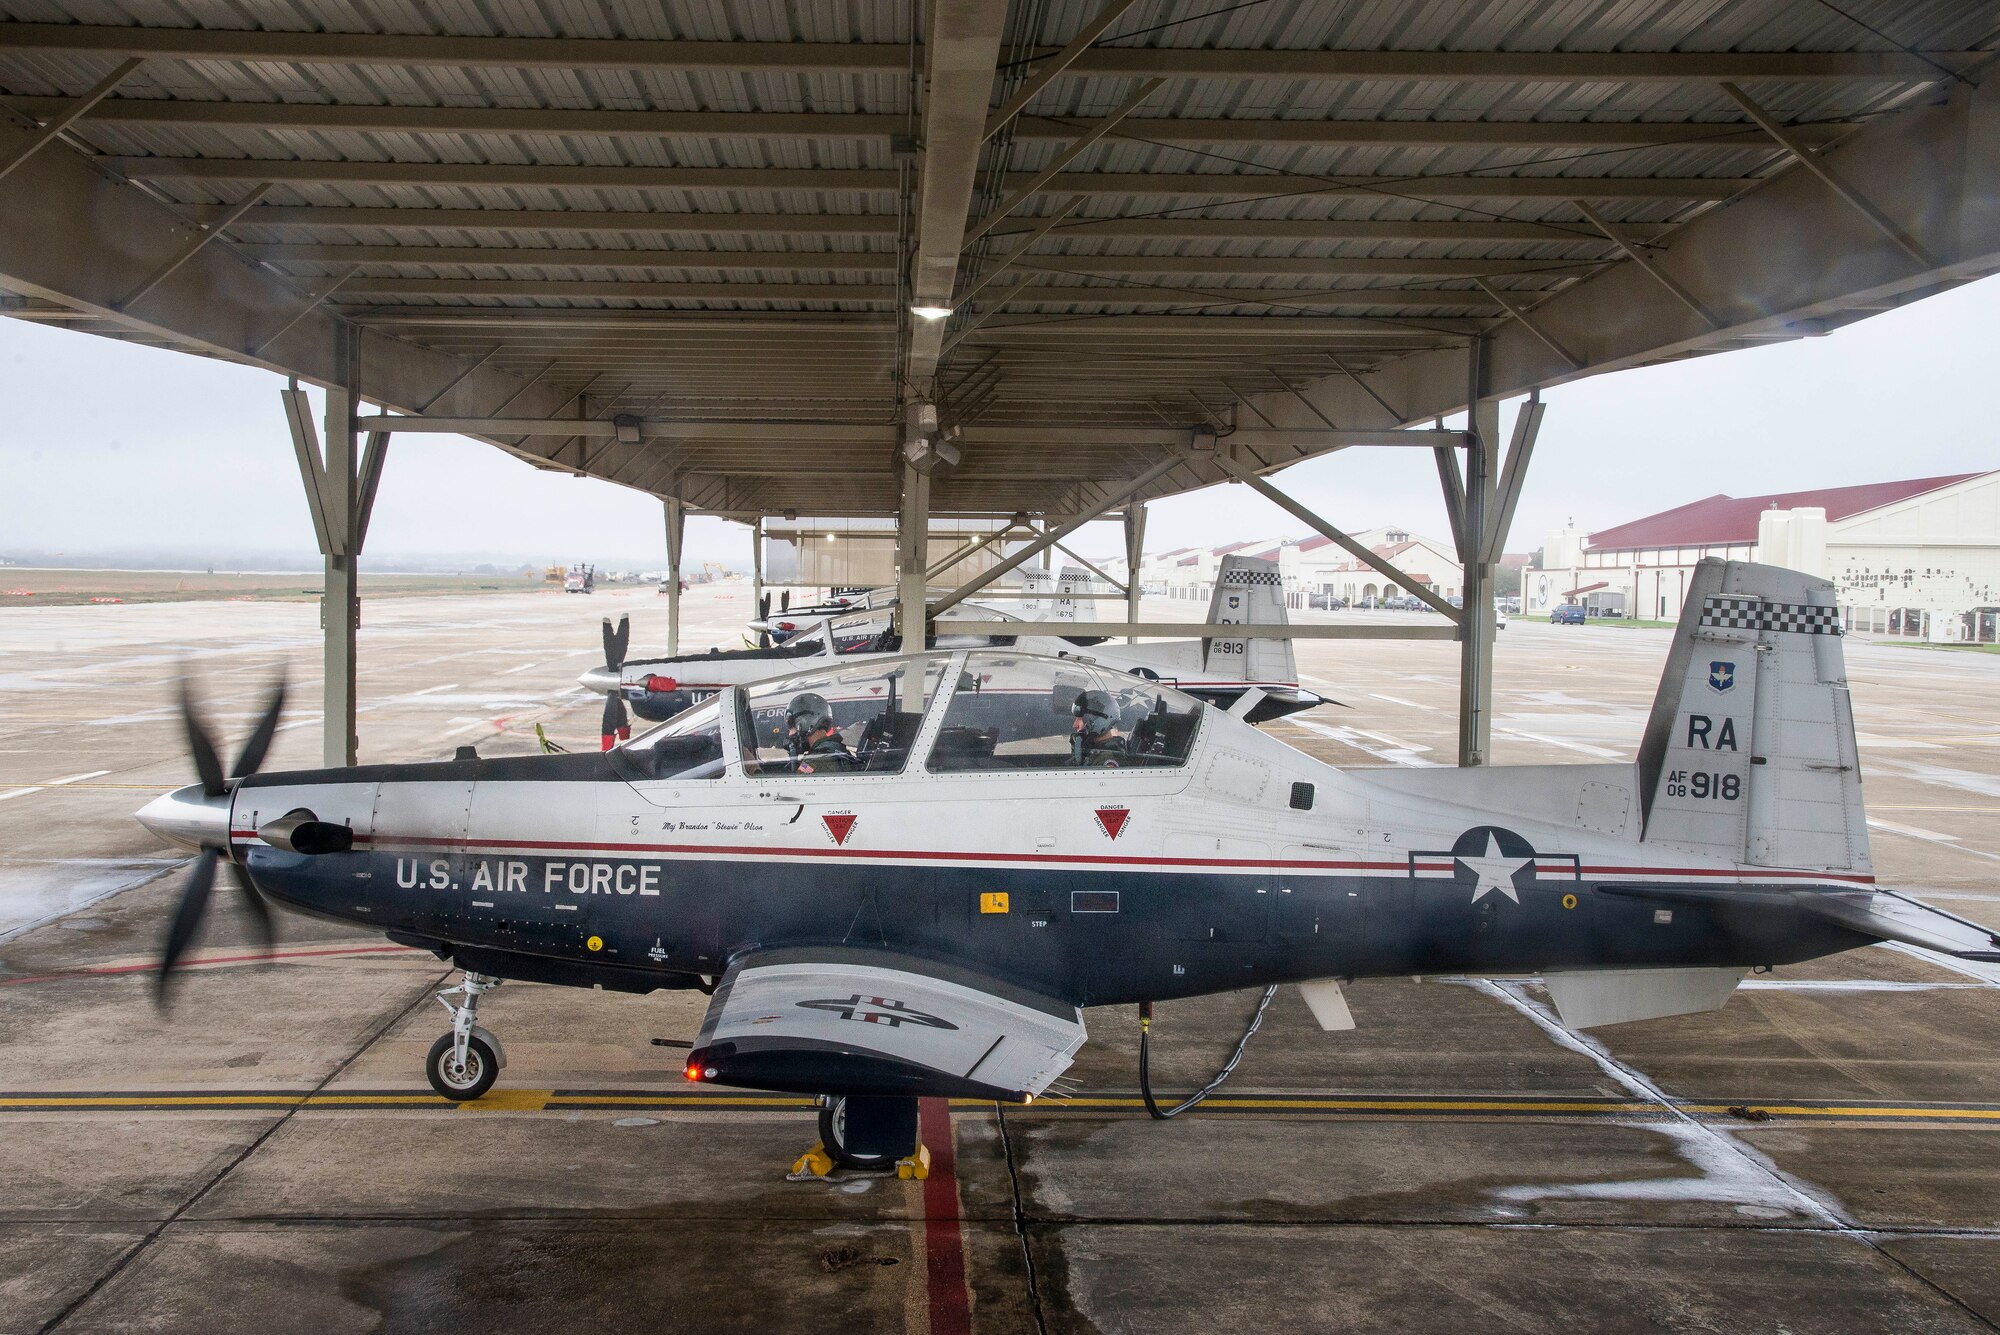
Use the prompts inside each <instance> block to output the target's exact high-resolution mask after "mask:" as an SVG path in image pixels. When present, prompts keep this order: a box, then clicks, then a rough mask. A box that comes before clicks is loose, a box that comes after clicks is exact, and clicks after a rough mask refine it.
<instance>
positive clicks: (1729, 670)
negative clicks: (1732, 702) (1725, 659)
mask: <svg viewBox="0 0 2000 1335" xmlns="http://www.w3.org/2000/svg"><path fill="white" fill-rule="evenodd" d="M1735 684H1736V664H1734V663H1722V662H1714V663H1710V664H1709V665H1708V689H1709V690H1711V691H1714V692H1715V693H1716V694H1717V695H1720V694H1722V692H1724V691H1726V690H1728V689H1729V688H1730V687H1732V686H1734V685H1735Z"/></svg>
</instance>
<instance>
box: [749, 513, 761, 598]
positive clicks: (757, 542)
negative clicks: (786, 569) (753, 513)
mask: <svg viewBox="0 0 2000 1335" xmlns="http://www.w3.org/2000/svg"><path fill="white" fill-rule="evenodd" d="M750 606H751V607H753V608H755V609H756V610H757V615H758V616H760V617H761V616H763V615H764V521H763V520H762V519H758V520H756V521H755V522H754V523H752V524H751V525H750Z"/></svg>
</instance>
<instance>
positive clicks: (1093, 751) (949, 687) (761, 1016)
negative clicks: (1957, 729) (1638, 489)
mask: <svg viewBox="0 0 2000 1335" xmlns="http://www.w3.org/2000/svg"><path fill="white" fill-rule="evenodd" d="M1833 596H1834V595H1833V589H1832V587H1831V586H1830V585H1828V584H1827V583H1825V582H1823V581H1820V580H1817V579H1814V578H1811V577H1808V576H1805V575H1800V574H1796V573H1793V572H1790V571H1785V570H1779V569H1776V568H1773V567H1768V566H1758V565H1751V564H1745V563H1737V562H1731V563H1727V564H1725V563H1723V562H1719V561H1704V562H1703V563H1702V564H1701V566H1700V567H1699V569H1698V570H1697V572H1696V574H1695V576H1694V579H1693V582H1692V587H1691V589H1690V596H1689V599H1688V604H1687V606H1688V613H1687V615H1686V616H1685V617H1684V618H1683V619H1682V621H1681V624H1680V628H1679V631H1678V633H1677V635H1676V637H1675V639H1674V642H1673V646H1672V649H1671V651H1670V654H1669V656H1668V659H1667V664H1666V671H1665V675H1664V678H1663V680H1662V682H1661V686H1660V691H1659V695H1658V697H1657V699H1656V700H1655V703H1654V706H1653V710H1652V714H1651V717H1650V718H1649V720H1648V722H1647V725H1646V730H1645V733H1644V736H1643V739H1642V740H1641V742H1640V745H1639V751H1638V757H1637V759H1636V760H1635V761H1633V762H1630V763H1622V764H1586V765H1529V766H1495V767H1489V768H1479V769H1463V770H1452V769H1389V770H1353V769H1340V768H1336V767H1334V766H1332V765H1328V764H1325V763H1323V762H1321V761H1318V760H1315V759H1313V758H1311V757H1309V756H1307V755H1304V754H1302V753H1300V752H1298V751H1295V750H1293V749H1292V748H1290V747H1288V746H1286V745H1285V744H1284V743H1283V742H1281V741H1279V740H1278V739H1276V738H1274V737H1271V736H1269V735H1267V734H1265V733H1263V732H1260V731H1259V730H1257V729H1256V728H1254V727H1252V726H1250V725H1249V724H1248V723H1246V722H1245V721H1244V720H1242V719H1241V718H1237V717H1232V716H1231V715H1230V714H1228V713H1225V712H1224V711H1222V710H1219V709H1216V708H1214V707H1213V706H1210V705H1204V704H1203V703H1201V702H1200V701H1198V700H1196V699H1194V698H1193V697H1192V696H1190V695H1187V694H1185V693H1184V692H1182V691H1179V690H1176V689H1174V688H1173V687H1170V686H1167V685H1165V684H1163V683H1159V682H1150V681H1145V680H1141V679H1139V678H1135V677H1132V676H1131V675H1129V674H1126V673H1122V672H1117V671H1113V670H1110V669H1108V668H1105V667H1102V666H1099V665H1092V664H1087V663H1081V662H1078V661H1076V660H1074V659H1062V658H1053V657H1049V656H1046V655H1041V654H1032V653H1026V652H1022V651H1021V650H1020V649H1019V648H1018V647H1014V648H1004V647H1002V648H985V649H973V650H958V651H952V652H932V653H926V654H917V655H908V656H891V655H881V656H874V657H870V658H867V659H863V660H861V661H855V662H846V661H834V662H829V663H820V664H813V665H811V666H809V667H807V668H805V669H802V670H801V671H799V672H797V673H796V674H794V675H791V676H787V677H783V678H779V679H775V680H771V681H767V682H764V683H761V684H758V685H755V686H751V687H747V688H745V687H737V686H730V687H727V688H725V689H723V690H722V691H721V692H720V693H719V694H718V695H717V696H716V697H715V698H713V699H712V700H710V701H709V702H707V703H706V704H704V705H701V706H699V707H697V708H695V709H693V710H690V711H688V712H686V713H684V714H682V715H680V716H679V717H677V718H675V719H673V720H671V721H669V722H667V723H666V724H664V725H662V726H660V727H658V728H655V729H653V730H652V731H649V732H646V733H644V734H643V735H641V736H638V737H635V738H633V739H632V740H631V741H630V742H628V743H626V744H623V745H621V746H619V747H617V748H616V749H614V750H612V751H610V752H606V753H597V754H586V755H551V756H530V757H521V758H505V759H476V758H474V759H462V760H453V761H447V762H443V763H437V764H409V765H364V766H359V767H355V768H347V769H326V770H312V771H303V772H297V773H290V774H259V773H256V772H255V770H256V768H257V766H258V763H259V762H260V760H261V758H262V755H263V751H264V749H265V746H266V744H267V743H268V740H269V737H270V733H271V730H272V728H274V727H275V724H276V718H277V703H278V702H276V701H274V702H273V708H272V709H271V710H270V711H269V712H268V713H267V715H266V718H265V720H264V722H263V724H262V725H261V726H260V727H259V728H258V730H257V732H256V733H255V734H254V735H253V737H252V738H251V741H250V744H249V745H248V746H247V747H246V748H245V753H244V755H243V757H242V758H241V759H240V760H239V761H238V764H237V774H236V776H235V777H229V778H225V777H224V776H223V774H222V772H221V766H220V764H219V763H218V761H217V760H216V756H215V752H214V749H213V747H212V746H211V745H210V744H209V742H208V741H207V740H206V738H205V736H204V735H203V733H202V732H201V730H200V727H199V726H198V724H197V723H196V722H195V721H194V718H193V715H192V712H190V714H189V731H190V740H191V744H192V746H193V748H194V753H195V759H196V766H197V769H198V771H199V772H200V773H201V775H202V782H201V783H199V784H196V785H193V786H191V787H187V788H183V789H181V790H179V791H178V792H175V793H172V794H170V795H168V796H165V797H161V798H159V799H157V800H156V801H154V802H153V803H152V804H151V805H149V806H147V807H146V808H145V809H144V810H143V811H141V812H140V815H139V818H140V820H142V821H143V822H144V823H145V824H146V825H147V826H148V827H149V828H151V829H153V830H154V831H156V832H158V833H159V834H161V835H163V836H165V837H167V838H169V839H172V840H174V841H175V842H178V843H181V844H184V845H186V846H188V847H190V848H194V849H198V850H200V856H199V858H198V859H197V861H196V863H195V867H194V871H193V874H192V876H191V878H190V880H189V884H188V887H187V891H186V894H185V896H184V899H183V901H182V904H181V907H180V909H179V911H178V913H177V915H176V917H175V920H174V923H173V925H172V929H171V931H170V933H169V936H168V939H167V944H166V950H165V958H164V960H163V967H162V975H161V986H162V988H163V990H164V989H165V987H166V986H167V983H168V980H169V978H170V977H171V973H170V971H171V969H172V967H173V965H174V964H175V963H176V961H177V960H178V959H179V958H180V956H181V954H182V952H183V951H184V950H185V948H186V947H187V944H188V942H189V940H190V938H191V937H192V935H193V933H194V929H195V927H196V925H197V923H198V920H199V917H200V915H201V912H202V909H203V906H204V904H205V902H206V900H207V897H208V893H209V890H210V888H211V886H212V883H213V880H214V873H215V869H216V864H217V862H218V861H222V860H227V861H228V862H229V864H230V865H231V867H232V869H233V871H234V874H235V878H236V881H237V885H238V887H239V888H240V889H241V890H242V892H243V893H244V894H245V895H247V896H249V897H250V899H251V901H252V902H253V903H257V902H258V900H259V898H260V897H263V896H268V897H269V898H270V899H272V900H275V901H277V902H278V903H279V904H280V905H282V906H284V907H286V908H290V909H295V910H299V911H302V912H306V913H312V914H317V915H321V916H324V917H329V918H335V919H339V920H343V921H347V922H352V923H360V924H365V925H367V926H368V927H370V928H374V929H377V930H381V931H383V932H385V933H387V935H388V936H389V938H390V939H392V940H394V941H398V942H402V943H405V944H408V945H412V946H419V947H423V948H425V949H428V950H431V951H434V952H435V953H436V954H437V955H438V956H439V957H440V958H442V959H447V960H450V961H452V962H453V963H455V964H456V965H457V966H459V967H460V968H462V969H464V970H465V976H464V981H463V983H462V984H461V985H460V986H459V987H458V988H457V989H455V990H454V991H453V992H450V993H446V994H445V997H446V998H450V997H453V996H458V997H462V1000H461V1001H459V1002H458V1003H456V1004H454V1003H453V1002H451V1001H449V1000H447V1001H446V1004H447V1007H448V1008H449V1009H451V1010H452V1012H453V1015H454V1022H453V1025H452V1028H451V1030H450V1031H449V1032H447V1033H446V1034H444V1035H443V1036H441V1037H440V1038H439V1039H438V1040H437V1043H436V1045H435V1046H434V1047H433V1049H432V1051H431V1055H430V1060H429V1076H430V1079H431V1082H432V1083H433V1084H434V1085H435V1086H436V1087H437V1088H438V1090H440V1091H441V1092H442V1093H444V1094H445V1095H446V1096H447V1097H450V1098H455V1099H469V1098H474V1097H476V1096H478V1095H480V1094H481V1093H483V1092H484V1091H485V1090H486V1089H487V1088H488V1087H489V1086H490V1085H491V1084H492V1082H493V1079H494V1076H495V1075H496V1073H497V1072H498V1070H499V1068H500V1067H501V1066H502V1065H504V1063H505V1054H504V1051H503V1049H502V1047H501V1045H500V1042H499V1040H498V1039H497V1038H495V1037H494V1036H493V1035H491V1034H490V1033H488V1032H487V1031H486V1030H485V1029H483V1028H481V1027H479V1026H478V1024H477V1022H476V1014H475V1011H476V1007H477V1002H478V998H479V996H480V994H481V993H483V992H484V991H486V990H487V989H489V988H491V987H492V986H494V985H495V984H496V983H497V982H499V981H500V980H502V979H522V980H527V981H532V982H542V983H557V984H565V985H570V986H578V987H581V986H589V985H601V986H602V987H604V988H606V989H608V990H613V991H625V992H640V993H643V992H650V991H653V990H655V989H659V988H699V989H702V990H704V991H707V992H709V993H710V1000H709V1003H708V1009H707V1014H706V1018H705V1019H704V1020H703V1023H702V1025H701V1029H700V1032H699V1035H698V1037H696V1038H695V1039H694V1040H693V1045H692V1050H691V1051H690V1052H689V1054H688V1056H687V1061H686V1066H685V1073H686V1075H687V1077H688V1078H689V1079H690V1080H694V1081H698V1082H702V1083H713V1084H719V1085H730V1086H739V1087H746V1088H752V1089H763V1090H778V1091H790V1092H799V1093H806V1094H816V1095H821V1096H824V1105H825V1111H824V1112H823V1114H822V1118H821V1130H822V1136H823V1138H824V1139H825V1141H826V1144H827V1148H828V1149H829V1150H831V1151H832V1152H833V1154H834V1156H835V1157H836V1158H837V1159H838V1160H840V1161H843V1162H847V1163H868V1162H883V1161H884V1157H883V1156H885V1155H889V1154H892V1153H907V1152H908V1147H909V1146H910V1144H911V1138H910V1136H909V1135H908V1134H906V1132H907V1130H908V1128H909V1127H910V1126H911V1125H912V1124H913V1119H914V1116H915V1112H914V1109H915V1104H914V1100H915V1099H916V1098H917V1097H919V1096H957V1097H970V1098H981V1099H995V1100H1015V1101H1021V1100H1028V1099H1032V1098H1034V1097H1036V1096H1037V1095H1040V1094H1042V1093H1043V1092H1044V1091H1046V1090H1048V1089H1049V1087H1050V1085H1051V1083H1052V1082H1053V1081H1055V1080H1056V1079H1057V1078H1058V1077H1059V1076H1060V1074H1061V1073H1062V1072H1063V1070H1064V1069H1065V1068H1066V1067H1067V1066H1068V1065H1069V1064H1070V1061H1071V1058H1072V1057H1073V1056H1074V1054H1075V1053H1076V1051H1077V1050H1078V1048H1079V1047H1080V1046H1081V1045H1082V1043H1083V1042H1084V1037H1085V1035H1084V1021H1083V1012H1082V1009H1081V1008H1082V1007H1085V1006H1096V1005H1106V1004H1114V1003H1116V1004H1125V1003H1135V1002H1136V1003H1142V1004H1144V1003H1150V1002H1153V1001H1155V1000H1160V999H1166V998H1174V997H1187V996H1195V995H1200V994H1204V993H1214V992H1221V991H1227V990H1233V989H1238V988H1249V987H1268V986H1275V985H1277V984H1280V983H1287V982H1295V983H1300V984H1304V985H1305V987H1306V991H1307V997H1308V1000H1309V1001H1310V1002H1311V1003H1312V1004H1313V1007H1314V1010H1315V1013H1316V1014H1318V1015H1319V1016H1320V1018H1321V1022H1322V1024H1326V1025H1328V1026H1329V1027H1344V1026H1345V1025H1351V1023H1352V1021H1351V1020H1348V1019H1346V1007H1345V1005H1344V1003H1343V1002H1342V1000H1341V988H1342V987H1343V986H1344V985H1345V984H1346V983H1348V982H1350V981H1352V980H1355V979H1361V978H1367V977H1371V976H1380V975H1426V974H1431V975H1437V974H1447V975H1472V976H1481V975H1505V976H1520V975H1524V974H1539V975H1540V976H1541V977H1542V978H1543V980H1544V981H1545V982H1546V984H1547V987H1548V990H1549V993H1550V995H1551V997H1552V998H1553V1000H1554V1003H1555V1005H1556V1007H1557V1008H1558V1010H1559V1011H1560V1013H1561V1015H1562V1016H1563V1018H1564V1019H1565V1021H1566V1022H1567V1023H1569V1024H1571V1025H1576V1026H1591V1025H1598V1024H1607V1023H1613V1022H1618V1021H1625V1020H1634V1019H1642V1018H1648V1017H1654V1016H1662V1015H1675V1014H1683V1013H1689V1012H1695V1011H1701V1010H1708V1009H1713V1008H1715V1007H1718V1006H1720V1005H1722V1004H1723V1002H1724V1001H1725V1000H1726V999H1727V998H1728V996H1729V995H1730V993H1731V991H1732V989H1733V988H1734V987H1735V985H1736V983H1737V982H1738V980H1739V979H1740V978H1741V977H1742V976H1743V974H1744V972H1745V971H1746V970H1749V969H1755V968H1762V967H1765V966H1771V965H1779V964H1788V963H1792V962H1795V961H1799V960H1805V959H1811V958H1814V957H1816V956H1821V955H1827V954H1832V953H1834V952H1837V951H1843V950H1850V949H1853V948H1855V947H1858V946H1863V945H1868V944H1871V943H1874V942H1878V941H1898V942H1904V943H1907V944H1910V945H1912V946H1916V947H1920V948H1922V949H1925V950H1930V951H1937V952H1944V953H1946V954H1949V955H1954V956H1959V957H1963V958H1968V959H1978V960H2000V938H1996V937H1995V936H1994V934H1993V933H1991V932H1990V931H1989V930H1988V929H1986V928H1984V927H1980V926H1978V925H1976V924H1974V923H1971V922H1968V921H1966V920H1965V919H1962V918H1958V917H1954V916H1953V915H1951V914H1948V913H1944V912H1941V911H1939V910H1937V909H1935V908H1931V907H1930V906H1928V905H1926V904H1923V903H1921V902H1919V901H1917V900H1915V899H1912V898H1908V897H1906V896H1903V895H1899V894H1896V893H1894V892H1892V891H1889V890H1885V889H1881V888H1879V887H1877V886H1876V884H1875V881H1874V876H1873V875H1872V872H1871V867H1870V862H1869V852H1868V838H1867V827H1866V820H1865V813H1864V811H1863V808H1862V790H1861V775H1860V772H1859V770H1858V767H1857V759H1856V752H1855V733H1854V724H1853V719H1852V716H1851V715H1850V712H1849V706H1848V692H1847V685H1846V681H1845V668H1844V665H1843V661H1842V653H1841V640H1840V629H1839V625H1838V620H1837V616H1838V614H1837V612H1836V610H1835V608H1834V606H1833ZM836 714H837V715H842V716H845V717H848V718H850V719H851V720H852V721H850V722H848V723H846V724H844V725H839V726H836V724H835V721H834V720H832V719H830V718H829V717H828V716H829V715H836ZM788 723H789V724H790V725H793V726H791V727H789V728H788ZM899 1138H900V1147H898V1145H897V1144H896V1142H897V1141H898V1139H899Z"/></svg>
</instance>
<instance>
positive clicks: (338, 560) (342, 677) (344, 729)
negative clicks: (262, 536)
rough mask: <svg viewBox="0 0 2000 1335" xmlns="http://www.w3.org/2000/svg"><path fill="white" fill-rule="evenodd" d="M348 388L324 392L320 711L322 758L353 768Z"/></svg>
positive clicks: (355, 575)
mask: <svg viewBox="0 0 2000 1335" xmlns="http://www.w3.org/2000/svg"><path fill="white" fill-rule="evenodd" d="M355 408H356V404H355V398H354V391H353V390H352V389H345V388H336V389H330V390H328V391H327V394H326V464H325V467H324V469H323V470H322V472H321V474H320V500H321V504H322V505H323V506H324V507H325V511H326V531H327V536H328V538H329V539H330V540H331V541H329V542H328V544H327V547H326V592H325V596H324V597H323V598H322V599H321V600H320V621H321V629H322V630H323V631H324V632H325V637H326V644H325V669H324V672H325V676H324V683H325V685H324V701H323V709H324V713H323V715H322V718H321V723H320V737H321V745H320V751H321V758H322V760H323V761H324V763H326V764H327V765H329V766H343V765H352V764H353V763H354V762H355V758H356V753H357V750H358V748H359V745H360V739H359V738H358V737H357V735H356V732H355V686H354V672H355V645H354V641H355V634H356V632H357V631H358V630H359V629H360V626H361V584H360V573H361V572H360V570H359V568H358V561H357V557H358V556H359V554H360V553H359V550H358V548H357V546H356V544H355V543H354V540H353V539H354V536H355V530H356V528H357V527H358V525H357V522H356V521H357V516H358V514H359V512H360V507H359V506H358V505H357V503H356V502H357V500H358V493H359V491H360V477H359V472H358V468H357V461H356V458H355V456H356V450H355V443H356V428H355V424H354V419H355V417H356V416H357V415H358V414H357V413H356V411H355Z"/></svg>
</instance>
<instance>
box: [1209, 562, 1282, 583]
mask: <svg viewBox="0 0 2000 1335" xmlns="http://www.w3.org/2000/svg"><path fill="white" fill-rule="evenodd" d="M1222 582H1223V583H1224V584H1240V585H1251V584H1269V585H1271V586H1272V587H1273V588H1276V587H1277V586H1278V585H1279V584H1280V583H1281V582H1282V577H1281V576H1280V575H1279V574H1278V572H1277V571H1275V570H1245V569H1243V568H1242V567H1241V566H1238V567H1237V568H1236V569H1234V570H1225V571H1223V572H1222Z"/></svg>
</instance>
